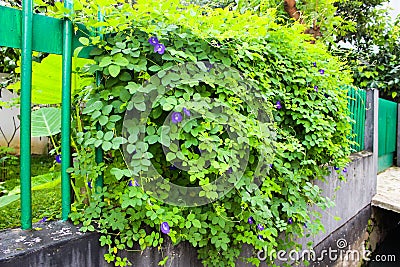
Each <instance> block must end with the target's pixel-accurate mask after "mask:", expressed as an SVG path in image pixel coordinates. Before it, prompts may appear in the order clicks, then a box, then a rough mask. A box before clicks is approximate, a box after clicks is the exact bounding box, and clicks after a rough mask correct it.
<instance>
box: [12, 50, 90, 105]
mask: <svg viewBox="0 0 400 267" xmlns="http://www.w3.org/2000/svg"><path fill="white" fill-rule="evenodd" d="M61 61H62V60H61V55H49V56H47V57H45V58H44V59H43V60H42V61H41V62H40V63H39V62H35V61H34V62H33V63H32V103H34V104H59V103H61V85H62V77H61V76H62V72H61V71H60V70H61V69H62V64H61ZM86 64H94V61H93V60H91V59H83V58H75V57H73V58H72V69H73V70H75V69H77V68H82V67H83V66H84V65H86ZM92 82H94V78H81V77H80V75H78V74H75V73H74V72H72V79H71V91H72V95H73V94H74V92H75V90H76V89H77V88H81V87H82V85H84V84H90V83H92ZM8 88H10V89H13V90H15V91H19V90H20V88H21V82H16V83H15V84H12V85H10V86H8Z"/></svg>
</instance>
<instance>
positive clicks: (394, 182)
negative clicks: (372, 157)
mask: <svg viewBox="0 0 400 267" xmlns="http://www.w3.org/2000/svg"><path fill="white" fill-rule="evenodd" d="M372 205H373V206H377V207H380V208H383V209H387V210H391V211H394V212H397V213H400V168H399V167H392V168H389V169H387V170H386V171H384V172H382V173H380V174H378V185H377V193H376V195H375V196H374V198H373V199H372Z"/></svg>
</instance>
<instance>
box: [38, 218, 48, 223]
mask: <svg viewBox="0 0 400 267" xmlns="http://www.w3.org/2000/svg"><path fill="white" fill-rule="evenodd" d="M45 221H47V217H43V218H42V219H41V220H40V221H39V223H44V222H45Z"/></svg>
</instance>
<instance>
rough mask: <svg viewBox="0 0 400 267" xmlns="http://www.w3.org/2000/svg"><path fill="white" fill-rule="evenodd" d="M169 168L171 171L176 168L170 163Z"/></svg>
mask: <svg viewBox="0 0 400 267" xmlns="http://www.w3.org/2000/svg"><path fill="white" fill-rule="evenodd" d="M169 169H170V170H171V171H174V170H177V169H178V168H177V167H176V166H174V165H171V166H169Z"/></svg>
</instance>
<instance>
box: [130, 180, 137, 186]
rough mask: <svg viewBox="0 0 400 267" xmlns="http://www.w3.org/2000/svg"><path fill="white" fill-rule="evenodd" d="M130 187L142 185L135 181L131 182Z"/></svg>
mask: <svg viewBox="0 0 400 267" xmlns="http://www.w3.org/2000/svg"><path fill="white" fill-rule="evenodd" d="M128 186H140V185H139V183H138V182H137V181H136V180H135V181H132V180H129V183H128Z"/></svg>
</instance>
